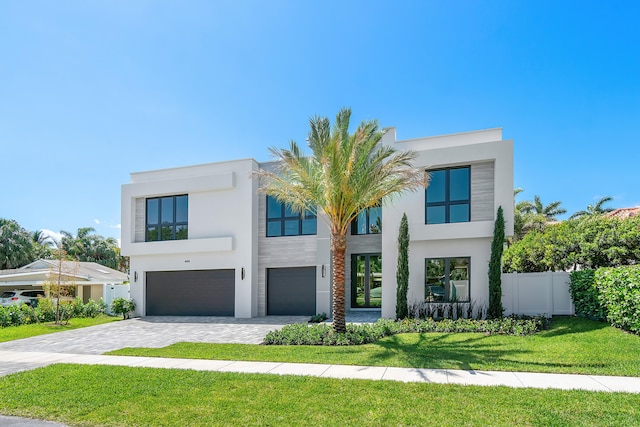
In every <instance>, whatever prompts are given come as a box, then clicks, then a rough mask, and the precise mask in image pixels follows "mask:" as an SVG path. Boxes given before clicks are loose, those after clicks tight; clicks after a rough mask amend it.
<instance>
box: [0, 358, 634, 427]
mask: <svg viewBox="0 0 640 427" xmlns="http://www.w3.org/2000/svg"><path fill="white" fill-rule="evenodd" d="M0 413H3V414H10V415H21V416H27V417H35V418H43V419H49V420H55V421H59V422H64V423H67V424H70V425H78V426H166V427H171V426H179V427H185V426H191V427H197V426H213V425H216V426H217V425H252V426H254V425H264V426H266V425H272V426H281V425H301V426H316V425H317V426H320V425H327V426H334V425H335V426H351V425H353V426H362V425H375V426H380V425H394V426H395V425H436V426H460V425H465V426H483V427H484V426H509V427H510V426H515V425H517V426H533V425H553V426H574V425H576V426H577V425H579V426H581V427H585V426H601V425H611V426H632V425H640V395H637V394H627V393H595V392H587V391H562V390H541V389H511V388H507V387H474V386H466V387H465V386H457V385H442V384H416V383H408V384H405V383H400V382H394V381H365V380H337V379H328V378H311V377H295V376H277V375H262V374H237V373H219V372H200V371H190V370H184V371H183V370H171V369H151V368H131V367H119V366H84V365H52V366H48V367H46V368H41V369H37V370H34V371H27V372H21V373H18V374H14V375H10V376H7V377H4V378H0Z"/></svg>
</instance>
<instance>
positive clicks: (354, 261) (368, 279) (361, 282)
mask: <svg viewBox="0 0 640 427" xmlns="http://www.w3.org/2000/svg"><path fill="white" fill-rule="evenodd" d="M351 307H352V308H380V307H382V255H380V254H365V255H352V256H351Z"/></svg>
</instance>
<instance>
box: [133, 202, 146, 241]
mask: <svg viewBox="0 0 640 427" xmlns="http://www.w3.org/2000/svg"><path fill="white" fill-rule="evenodd" d="M144 200H145V199H144V197H138V198H137V199H136V217H135V233H134V241H135V242H136V243H137V242H144V229H145V221H144V214H145V205H144Z"/></svg>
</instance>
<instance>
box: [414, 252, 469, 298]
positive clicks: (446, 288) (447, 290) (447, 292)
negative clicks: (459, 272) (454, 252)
mask: <svg viewBox="0 0 640 427" xmlns="http://www.w3.org/2000/svg"><path fill="white" fill-rule="evenodd" d="M453 259H466V261H467V279H466V280H467V282H468V283H467V298H466V299H464V300H461V299H459V297H458V295H457V294H456V298H457V302H464V303H467V302H471V257H470V256H452V257H438V258H425V259H424V276H423V277H424V301H425V302H428V303H431V302H432V303H438V302H445V303H449V302H452V301H451V298H450V296H451V280H452V279H451V260H453ZM432 260H443V261H444V276H443V283H442V288H443V289H442V299H440V298H439V296H440V293H439V292H438V293H436V292H434V293H432V292H430V289H429V287H430V286H433V285H431V284H429V283H428V282H427V278H428V277H427V273H428V264H429V261H432ZM453 280H454V281H456V279H453Z"/></svg>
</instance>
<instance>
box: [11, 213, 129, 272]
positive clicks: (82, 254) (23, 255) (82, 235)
mask: <svg viewBox="0 0 640 427" xmlns="http://www.w3.org/2000/svg"><path fill="white" fill-rule="evenodd" d="M60 233H61V234H62V239H61V241H59V242H57V241H55V240H54V239H53V238H52V237H51V236H49V235H48V234H47V233H45V232H43V231H34V232H29V231H27V230H26V229H24V228H23V227H22V226H20V224H18V222H17V221H15V220H12V219H4V218H0V270H4V269H11V268H20V267H22V266H25V265H27V264H29V263H31V262H33V261H35V260H38V259H57V258H59V257H60V256H62V258H63V259H68V260H74V261H83V262H95V263H98V264H101V265H104V266H105V267H109V268H113V269H115V270H120V271H123V272H127V270H128V268H129V258H128V257H123V256H121V255H120V247H119V246H118V241H117V240H116V239H114V238H113V237H103V236H101V235H99V234H95V229H94V228H92V227H83V228H78V231H77V232H76V234H75V235H74V234H73V233H70V232H68V231H61V232H60Z"/></svg>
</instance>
